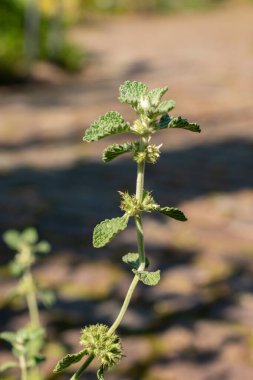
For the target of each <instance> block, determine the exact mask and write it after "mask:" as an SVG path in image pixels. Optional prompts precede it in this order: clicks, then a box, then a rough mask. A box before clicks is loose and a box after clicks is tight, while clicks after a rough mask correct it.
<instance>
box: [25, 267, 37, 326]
mask: <svg viewBox="0 0 253 380" xmlns="http://www.w3.org/2000/svg"><path fill="white" fill-rule="evenodd" d="M24 276H25V277H26V280H27V282H28V283H29V284H30V286H31V289H29V292H28V293H27V295H26V300H27V306H28V310H29V315H30V321H31V325H33V326H35V327H40V326H41V323H40V316H39V308H38V302H37V298H36V293H35V289H34V281H33V278H32V275H31V272H30V271H27V272H26V274H25V275H24Z"/></svg>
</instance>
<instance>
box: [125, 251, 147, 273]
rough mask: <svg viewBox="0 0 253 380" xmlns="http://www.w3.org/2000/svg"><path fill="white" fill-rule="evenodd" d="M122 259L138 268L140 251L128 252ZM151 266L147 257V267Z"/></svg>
mask: <svg viewBox="0 0 253 380" xmlns="http://www.w3.org/2000/svg"><path fill="white" fill-rule="evenodd" d="M122 261H123V262H124V263H126V264H128V265H129V266H130V267H131V268H133V269H138V267H139V265H140V261H139V253H127V254H126V255H124V256H123V257H122ZM148 266H149V261H148V259H147V258H146V268H147V267H148Z"/></svg>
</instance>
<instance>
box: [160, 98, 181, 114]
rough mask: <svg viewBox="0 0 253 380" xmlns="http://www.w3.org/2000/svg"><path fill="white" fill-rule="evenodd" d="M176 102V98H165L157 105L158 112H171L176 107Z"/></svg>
mask: <svg viewBox="0 0 253 380" xmlns="http://www.w3.org/2000/svg"><path fill="white" fill-rule="evenodd" d="M175 105H176V102H175V101H174V100H165V101H164V102H161V103H160V104H159V106H158V107H157V113H158V114H160V115H162V114H163V113H167V112H170V111H171V110H173V108H174V107H175Z"/></svg>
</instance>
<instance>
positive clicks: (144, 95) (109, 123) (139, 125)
mask: <svg viewBox="0 0 253 380" xmlns="http://www.w3.org/2000/svg"><path fill="white" fill-rule="evenodd" d="M167 90H168V88H167V87H162V88H155V89H153V90H149V89H148V87H147V86H146V85H145V84H144V83H141V82H136V81H134V82H131V81H126V82H125V83H123V84H122V85H121V86H120V89H119V92H120V96H119V100H120V102H121V103H125V104H128V105H130V106H131V107H132V108H133V110H134V111H135V112H136V114H137V119H136V120H135V121H134V122H133V123H132V124H130V123H129V122H127V121H125V120H124V118H123V117H122V116H121V115H120V114H119V113H118V112H114V111H110V112H107V113H106V114H105V115H102V116H101V117H100V118H99V119H97V120H95V121H94V122H93V123H92V124H91V126H90V127H89V128H88V129H87V130H86V131H85V135H84V138H83V140H84V141H86V142H93V141H98V140H100V139H102V138H104V137H107V136H112V135H116V134H121V133H130V134H132V135H134V136H136V137H138V138H137V140H135V141H133V142H126V143H124V144H112V145H110V146H108V147H107V148H106V149H105V150H104V152H103V161H105V162H110V161H112V160H113V159H115V158H117V157H119V156H121V155H122V154H125V153H130V154H131V155H132V159H133V160H134V161H135V162H136V164H137V179H136V192H135V194H129V193H128V192H119V194H120V197H121V203H120V209H121V210H122V211H123V215H122V216H120V217H116V218H113V219H106V220H104V221H102V222H101V223H99V224H98V225H97V226H96V227H95V228H94V232H93V246H94V247H95V248H100V247H104V246H105V245H106V244H108V243H109V242H110V241H111V240H112V239H113V238H114V237H115V236H116V235H117V234H118V233H119V232H121V231H123V230H125V229H126V227H127V225H128V222H129V219H130V218H133V219H134V221H135V226H136V234H137V247H138V251H137V252H135V253H132V252H130V253H127V254H126V255H124V256H123V257H122V260H123V262H124V263H126V264H127V265H128V266H129V267H130V270H131V271H132V273H133V275H134V277H133V280H132V282H131V284H130V286H129V289H128V291H127V294H126V297H125V299H124V301H123V304H122V307H121V309H120V311H119V314H118V316H117V318H116V319H115V321H114V323H113V324H112V325H111V327H109V326H106V325H101V324H96V325H91V326H87V327H85V328H84V329H83V330H82V332H81V337H80V344H81V345H82V346H83V349H82V350H81V351H80V352H78V353H76V354H68V355H66V356H64V357H63V358H62V359H61V360H60V361H59V362H58V363H57V365H56V367H55V369H54V372H56V373H58V372H61V371H63V370H64V369H66V368H67V367H69V366H71V365H72V364H73V363H77V362H79V361H81V360H82V359H83V358H84V357H86V359H85V361H84V362H83V363H82V364H81V366H80V368H79V369H78V370H77V371H76V372H75V374H74V375H73V376H72V377H71V380H78V379H79V378H80V377H81V376H82V374H83V372H84V371H85V369H86V368H87V367H88V366H89V365H90V363H91V362H92V361H93V359H94V358H96V359H97V361H98V362H99V368H98V371H97V378H98V380H103V379H104V373H105V371H107V370H109V369H111V368H112V367H114V366H115V365H116V364H118V362H119V361H120V360H121V358H122V356H123V352H122V345H121V341H120V339H119V337H118V336H117V335H116V330H117V329H118V327H119V325H120V324H121V322H122V319H123V318H124V316H125V313H126V311H127V309H128V306H129V303H130V300H131V298H132V295H133V292H134V290H135V287H136V285H137V284H138V282H142V283H143V284H145V285H148V286H154V285H157V284H158V283H159V281H160V270H159V269H158V270H155V271H149V270H147V268H148V266H149V261H148V259H147V258H146V254H145V245H144V235H143V226H142V213H143V212H144V213H151V212H158V213H160V214H163V215H166V216H169V217H171V218H173V219H176V220H179V221H182V222H183V221H186V220H187V219H186V217H185V215H184V213H183V212H182V211H180V210H179V209H177V208H174V207H168V206H165V207H162V206H160V205H159V204H158V203H157V202H156V201H155V200H154V197H153V195H152V194H151V193H150V192H149V191H147V190H145V189H144V174H145V165H146V163H150V164H155V163H156V162H157V161H158V159H159V157H160V148H161V145H155V144H151V138H152V136H153V134H154V133H157V132H160V131H162V130H163V129H167V128H172V129H173V128H180V129H186V130H189V131H192V132H200V127H199V125H198V124H196V123H189V122H188V120H186V119H183V118H182V117H180V116H179V117H173V116H170V115H169V113H170V112H171V111H172V110H173V108H174V107H175V102H174V101H173V100H162V97H163V96H164V94H165V93H166V92H167Z"/></svg>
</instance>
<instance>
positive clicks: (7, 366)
mask: <svg viewBox="0 0 253 380" xmlns="http://www.w3.org/2000/svg"><path fill="white" fill-rule="evenodd" d="M18 366H19V365H18V363H17V362H14V361H11V360H10V361H8V362H5V363H3V364H2V365H1V366H0V372H4V371H7V370H8V369H11V368H17V367H18Z"/></svg>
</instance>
